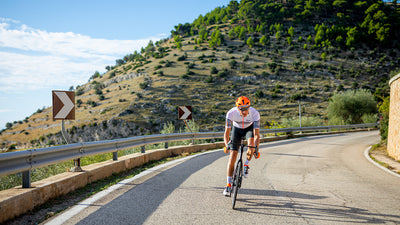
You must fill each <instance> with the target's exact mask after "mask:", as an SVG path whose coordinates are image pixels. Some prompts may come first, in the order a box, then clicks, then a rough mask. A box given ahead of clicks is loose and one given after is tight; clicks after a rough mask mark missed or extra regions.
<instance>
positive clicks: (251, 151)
mask: <svg viewBox="0 0 400 225" xmlns="http://www.w3.org/2000/svg"><path fill="white" fill-rule="evenodd" d="M247 143H248V145H249V146H254V138H248V139H247ZM253 154H254V148H247V160H248V161H250V160H251V159H252V157H253Z"/></svg>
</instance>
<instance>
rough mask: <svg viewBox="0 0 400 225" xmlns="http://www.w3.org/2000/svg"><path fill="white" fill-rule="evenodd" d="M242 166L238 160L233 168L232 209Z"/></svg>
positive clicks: (238, 186)
mask: <svg viewBox="0 0 400 225" xmlns="http://www.w3.org/2000/svg"><path fill="white" fill-rule="evenodd" d="M242 170H243V166H242V161H239V162H238V163H237V165H236V169H235V175H234V180H233V187H232V192H233V196H232V209H235V204H236V196H237V193H238V191H239V188H240V185H241V184H240V183H241V174H242Z"/></svg>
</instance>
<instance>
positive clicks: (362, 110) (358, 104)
mask: <svg viewBox="0 0 400 225" xmlns="http://www.w3.org/2000/svg"><path fill="white" fill-rule="evenodd" d="M376 113H377V102H376V101H375V99H374V97H373V95H372V94H371V92H369V91H368V90H364V89H358V90H356V91H354V90H349V91H346V92H344V93H336V94H334V95H333V96H332V98H331V100H330V101H329V104H328V118H329V123H330V124H343V123H344V124H358V123H365V122H367V121H363V118H366V117H368V115H375V114H376ZM368 122H369V121H368Z"/></svg>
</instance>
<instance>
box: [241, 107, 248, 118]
mask: <svg viewBox="0 0 400 225" xmlns="http://www.w3.org/2000/svg"><path fill="white" fill-rule="evenodd" d="M239 112H240V115H241V116H243V117H246V116H247V114H249V108H247V109H245V110H240V109H239Z"/></svg>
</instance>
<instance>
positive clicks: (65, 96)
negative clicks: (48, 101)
mask: <svg viewBox="0 0 400 225" xmlns="http://www.w3.org/2000/svg"><path fill="white" fill-rule="evenodd" d="M74 102H75V92H73V91H53V119H55V120H64V119H75V110H74V109H75V103H74Z"/></svg>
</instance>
